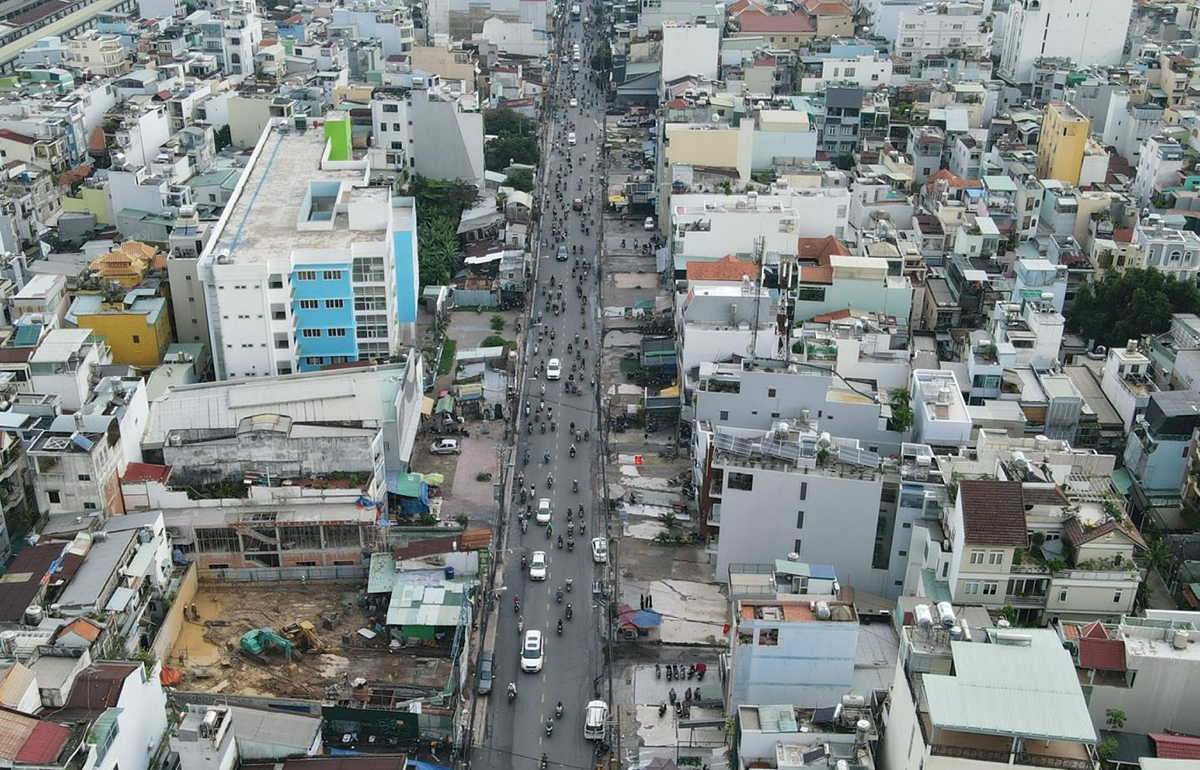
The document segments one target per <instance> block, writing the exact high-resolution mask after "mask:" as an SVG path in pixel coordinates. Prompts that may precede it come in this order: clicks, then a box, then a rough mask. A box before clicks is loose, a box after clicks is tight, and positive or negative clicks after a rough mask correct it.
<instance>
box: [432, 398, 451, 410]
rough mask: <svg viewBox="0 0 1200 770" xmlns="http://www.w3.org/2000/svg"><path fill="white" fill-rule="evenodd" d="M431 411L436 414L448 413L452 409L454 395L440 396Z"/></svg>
mask: <svg viewBox="0 0 1200 770" xmlns="http://www.w3.org/2000/svg"><path fill="white" fill-rule="evenodd" d="M433 411H434V412H435V413H436V414H450V413H451V412H453V411H454V396H442V397H441V398H439V399H438V400H437V406H436V407H434V409H433Z"/></svg>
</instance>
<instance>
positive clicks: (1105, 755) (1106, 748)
mask: <svg viewBox="0 0 1200 770" xmlns="http://www.w3.org/2000/svg"><path fill="white" fill-rule="evenodd" d="M1120 748H1121V744H1119V743H1117V739H1116V738H1114V737H1112V736H1111V735H1110V736H1109V737H1107V738H1105V739H1104V740H1102V741H1100V742H1099V743H1097V744H1096V753H1097V754H1099V755H1100V758H1101V759H1105V760H1107V759H1112V758H1113V756H1115V755H1116V753H1117V751H1118V750H1120Z"/></svg>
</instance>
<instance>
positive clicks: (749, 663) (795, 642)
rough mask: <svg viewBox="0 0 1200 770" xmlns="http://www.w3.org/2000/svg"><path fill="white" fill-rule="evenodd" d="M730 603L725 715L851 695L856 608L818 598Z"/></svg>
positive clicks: (822, 702) (818, 702) (832, 598)
mask: <svg viewBox="0 0 1200 770" xmlns="http://www.w3.org/2000/svg"><path fill="white" fill-rule="evenodd" d="M732 604H733V618H732V623H731V625H732V626H733V627H732V629H731V632H730V640H731V641H730V651H729V672H728V674H727V675H726V677H725V681H726V686H725V696H726V697H725V700H726V704H725V707H726V710H727V711H731V710H737V709H739V708H741V707H742V706H745V705H749V704H760V703H788V704H794V705H796V706H801V707H804V706H808V707H814V706H820V705H827V704H830V703H839V702H841V699H842V696H843V695H846V694H847V693H848V692H850V689H851V677H852V676H853V674H854V655H855V649H856V647H857V645H858V614H857V613H856V612H855V610H854V605H853V604H851V603H849V602H844V601H839V600H838V598H837V597H836V596H815V595H814V596H787V597H779V598H775V597H771V598H764V599H742V600H736V601H734V602H733V603H732Z"/></svg>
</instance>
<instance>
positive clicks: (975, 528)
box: [958, 481, 1029, 548]
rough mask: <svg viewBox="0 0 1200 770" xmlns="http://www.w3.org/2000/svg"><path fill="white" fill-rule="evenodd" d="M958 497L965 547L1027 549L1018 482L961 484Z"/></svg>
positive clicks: (966, 482) (1027, 539) (1027, 537)
mask: <svg viewBox="0 0 1200 770" xmlns="http://www.w3.org/2000/svg"><path fill="white" fill-rule="evenodd" d="M958 494H959V496H960V497H961V498H962V510H963V536H964V537H965V539H966V542H967V544H968V545H992V546H1013V547H1017V548H1026V547H1028V546H1029V533H1028V530H1026V528H1025V526H1026V525H1025V501H1024V500H1023V499H1022V497H1021V483H1020V482H1019V481H963V482H962V483H960V484H959V485H958Z"/></svg>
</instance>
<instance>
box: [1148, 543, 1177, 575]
mask: <svg viewBox="0 0 1200 770" xmlns="http://www.w3.org/2000/svg"><path fill="white" fill-rule="evenodd" d="M1174 563H1175V554H1173V553H1171V547H1170V546H1168V545H1167V544H1166V543H1165V542H1164V541H1163V540H1162V538H1154V539H1153V540H1151V541H1150V542H1149V543H1147V544H1146V566H1147V567H1149V568H1150V569H1152V570H1154V571H1155V572H1157V573H1158V574H1159V575H1169V574H1170V572H1171V566H1172V565H1173V564H1174Z"/></svg>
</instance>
